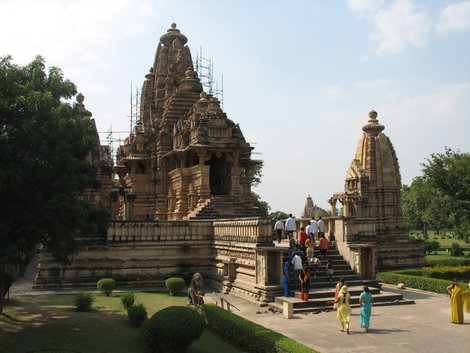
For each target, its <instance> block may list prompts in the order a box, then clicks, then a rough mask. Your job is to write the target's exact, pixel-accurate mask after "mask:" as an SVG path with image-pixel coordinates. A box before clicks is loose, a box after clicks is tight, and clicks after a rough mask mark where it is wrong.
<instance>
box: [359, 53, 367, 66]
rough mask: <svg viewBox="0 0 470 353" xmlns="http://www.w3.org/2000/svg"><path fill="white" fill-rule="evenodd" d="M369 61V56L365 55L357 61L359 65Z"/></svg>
mask: <svg viewBox="0 0 470 353" xmlns="http://www.w3.org/2000/svg"><path fill="white" fill-rule="evenodd" d="M368 61H369V55H367V54H365V55H364V56H363V57H362V58H360V59H359V63H360V64H363V63H366V62H368Z"/></svg>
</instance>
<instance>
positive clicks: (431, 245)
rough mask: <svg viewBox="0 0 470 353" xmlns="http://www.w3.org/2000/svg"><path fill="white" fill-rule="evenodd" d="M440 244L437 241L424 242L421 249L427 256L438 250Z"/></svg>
mask: <svg viewBox="0 0 470 353" xmlns="http://www.w3.org/2000/svg"><path fill="white" fill-rule="evenodd" d="M440 247H441V244H440V243H439V242H438V241H437V240H427V239H426V240H424V241H423V249H424V251H426V253H427V254H428V255H429V254H431V253H432V252H434V251H437V250H439V248H440Z"/></svg>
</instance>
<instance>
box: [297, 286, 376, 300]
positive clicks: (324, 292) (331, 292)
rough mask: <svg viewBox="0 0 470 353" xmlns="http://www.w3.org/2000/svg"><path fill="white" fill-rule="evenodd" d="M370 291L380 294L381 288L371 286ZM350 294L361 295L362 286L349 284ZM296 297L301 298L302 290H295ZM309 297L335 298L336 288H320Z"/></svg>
mask: <svg viewBox="0 0 470 353" xmlns="http://www.w3.org/2000/svg"><path fill="white" fill-rule="evenodd" d="M369 289H370V292H371V293H372V294H373V295H374V296H375V295H376V294H380V288H373V287H370V288H369ZM348 290H349V294H350V295H351V296H359V295H360V294H361V293H362V287H361V286H353V287H350V286H348ZM294 296H295V298H299V299H300V292H294ZM308 296H309V298H311V299H316V298H333V299H334V297H335V289H332V288H325V289H320V290H315V291H314V292H310V293H309V295H308Z"/></svg>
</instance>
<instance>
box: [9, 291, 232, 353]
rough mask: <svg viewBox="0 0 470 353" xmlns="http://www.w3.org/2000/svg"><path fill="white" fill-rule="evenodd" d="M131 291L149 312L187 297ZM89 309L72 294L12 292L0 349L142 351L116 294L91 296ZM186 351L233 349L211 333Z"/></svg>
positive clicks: (90, 352)
mask: <svg viewBox="0 0 470 353" xmlns="http://www.w3.org/2000/svg"><path fill="white" fill-rule="evenodd" d="M135 294H136V297H137V299H136V302H139V303H143V304H144V305H145V306H146V308H147V312H148V315H149V317H150V316H152V315H153V314H154V313H156V312H157V311H159V310H161V309H163V308H165V307H168V306H172V305H181V306H185V305H186V303H187V298H186V297H183V296H181V297H171V296H169V295H168V294H166V293H143V292H138V293H135ZM93 296H94V297H95V298H96V300H95V302H94V304H93V311H91V312H87V313H84V312H77V311H75V307H74V306H73V297H74V295H72V294H60V295H37V296H36V295H35V296H18V297H12V298H10V300H9V301H6V302H5V304H6V305H5V307H4V315H0V352H1V353H3V352H8V353H24V352H32V351H39V350H41V352H47V349H49V350H55V352H58V351H57V350H62V351H63V352H66V351H67V350H68V351H75V352H80V353H107V352H109V353H111V352H113V353H119V352H123V353H141V352H142V346H141V343H140V340H139V331H138V330H137V329H134V328H132V327H131V326H130V324H129V320H128V318H127V312H126V311H125V310H124V308H123V307H122V305H121V303H120V295H119V293H113V294H112V295H111V296H110V297H106V296H104V295H102V294H94V295H93ZM190 351H191V352H193V353H197V352H207V353H212V352H214V353H215V352H229V353H232V352H233V353H235V352H238V351H237V350H235V349H234V348H233V347H232V346H230V345H228V344H226V343H225V342H223V341H222V340H220V339H219V338H218V337H217V336H215V335H214V334H212V333H210V332H205V333H204V334H203V336H202V337H201V338H200V339H199V340H198V341H197V342H195V343H194V344H193V345H192V346H191V350H190Z"/></svg>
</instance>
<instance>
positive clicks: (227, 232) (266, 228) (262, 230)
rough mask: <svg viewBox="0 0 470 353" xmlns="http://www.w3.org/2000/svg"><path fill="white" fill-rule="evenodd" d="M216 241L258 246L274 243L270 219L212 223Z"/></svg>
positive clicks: (231, 220) (232, 220)
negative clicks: (246, 243)
mask: <svg viewBox="0 0 470 353" xmlns="http://www.w3.org/2000/svg"><path fill="white" fill-rule="evenodd" d="M212 225H213V229H214V240H219V241H237V242H248V243H256V244H266V243H272V227H273V226H272V220H271V219H270V218H258V217H256V218H243V219H223V220H214V221H212Z"/></svg>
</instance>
